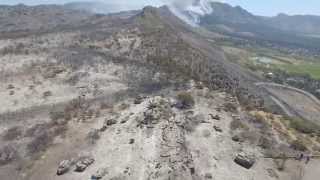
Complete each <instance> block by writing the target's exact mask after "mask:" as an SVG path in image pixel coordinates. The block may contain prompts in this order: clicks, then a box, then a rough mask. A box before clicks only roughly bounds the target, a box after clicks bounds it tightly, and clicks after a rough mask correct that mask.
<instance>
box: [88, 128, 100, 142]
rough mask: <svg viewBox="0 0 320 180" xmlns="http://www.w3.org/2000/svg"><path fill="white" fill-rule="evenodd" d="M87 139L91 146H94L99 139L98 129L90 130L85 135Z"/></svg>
mask: <svg viewBox="0 0 320 180" xmlns="http://www.w3.org/2000/svg"><path fill="white" fill-rule="evenodd" d="M87 139H88V140H89V142H90V143H91V144H95V143H96V142H97V140H99V139H100V131H99V130H98V129H94V130H91V131H90V132H89V133H88V135H87Z"/></svg>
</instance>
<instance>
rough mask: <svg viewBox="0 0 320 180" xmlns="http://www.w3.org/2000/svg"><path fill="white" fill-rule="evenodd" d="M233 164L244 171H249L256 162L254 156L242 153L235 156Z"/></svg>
mask: <svg viewBox="0 0 320 180" xmlns="http://www.w3.org/2000/svg"><path fill="white" fill-rule="evenodd" d="M234 162H235V163H237V164H238V165H240V166H242V167H244V168H246V169H250V168H251V167H252V166H253V165H254V163H255V162H256V160H255V156H254V155H251V154H246V153H243V152H242V153H239V154H238V155H237V156H236V158H235V159H234Z"/></svg>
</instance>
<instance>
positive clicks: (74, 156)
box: [0, 6, 317, 180]
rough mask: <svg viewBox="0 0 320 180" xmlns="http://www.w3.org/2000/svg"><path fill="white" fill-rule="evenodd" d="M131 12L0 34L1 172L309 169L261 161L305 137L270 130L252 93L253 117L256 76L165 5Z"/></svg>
mask: <svg viewBox="0 0 320 180" xmlns="http://www.w3.org/2000/svg"><path fill="white" fill-rule="evenodd" d="M46 8H50V7H49V6H47V7H46ZM52 8H53V9H54V8H55V6H53V7H52ZM36 11H38V9H37V10H36ZM68 11H70V10H68ZM32 14H33V13H32ZM125 14H126V15H125V16H122V15H121V13H120V14H117V15H110V16H106V15H98V16H97V15H92V16H90V17H89V19H88V20H85V21H81V23H75V25H74V26H70V25H65V24H64V23H63V22H61V23H57V24H56V25H58V26H59V28H57V29H55V30H53V31H46V32H39V31H38V30H37V29H33V30H32V29H31V30H30V31H29V33H28V34H26V35H24V36H14V35H17V34H20V32H21V31H22V32H24V27H20V28H21V29H19V27H17V29H16V30H19V31H18V32H12V36H14V37H15V38H10V37H1V40H0V55H1V56H0V66H1V69H0V74H1V76H0V77H1V78H0V97H1V103H2V106H1V107H0V177H1V178H3V179H6V180H20V179H21V180H42V179H53V180H54V179H57V180H58V179H59V180H72V179H90V178H91V179H99V178H100V179H112V180H126V179H128V180H129V179H159V180H161V179H178V180H179V179H181V180H182V179H183V180H192V179H197V180H198V179H213V178H215V179H236V180H240V179H251V178H256V179H263V180H264V179H277V177H278V178H279V179H283V180H290V179H291V177H292V176H295V174H293V173H295V172H304V169H303V168H300V169H299V168H297V167H295V166H296V164H299V162H290V164H289V165H290V167H291V166H293V168H290V169H286V171H283V172H281V171H278V170H277V163H275V162H274V161H273V160H272V159H268V158H265V157H266V156H267V155H269V156H270V154H272V155H273V156H278V155H279V154H280V153H281V152H286V153H287V155H288V156H295V155H296V153H297V152H296V151H295V150H294V149H293V148H291V141H292V139H289V140H288V138H293V139H294V140H295V138H298V136H297V137H296V136H293V135H292V134H289V135H288V134H285V133H286V132H287V131H285V130H284V129H285V126H284V125H282V124H281V125H280V126H279V125H278V126H276V127H277V129H279V132H278V131H276V130H274V129H273V127H274V126H275V125H276V123H280V121H279V122H278V120H279V119H278V116H273V115H272V114H267V115H265V116H262V118H259V119H258V118H255V117H256V116H253V115H250V114H249V112H247V111H246V110H245V109H246V106H244V105H242V104H240V103H239V101H241V100H243V99H245V100H248V99H249V100H250V101H248V102H250V103H253V105H252V107H251V108H252V109H253V112H250V113H261V114H264V112H255V111H256V109H255V107H256V105H258V106H259V105H260V106H261V104H262V103H261V102H258V101H257V100H259V99H257V98H256V97H255V96H254V95H255V91H258V89H256V88H255V86H254V82H256V81H258V80H259V79H257V78H256V77H255V76H254V75H252V74H251V73H250V72H249V71H247V70H245V69H242V68H241V67H240V66H239V65H237V64H234V63H231V62H229V61H228V59H226V57H225V56H224V54H223V51H222V50H221V49H220V48H219V47H217V46H215V45H212V44H210V43H209V42H208V41H207V39H206V38H205V37H203V36H202V34H198V33H196V31H195V29H193V28H192V27H190V26H188V25H187V24H185V23H184V22H183V21H181V20H180V19H179V18H177V17H175V16H174V15H173V14H172V13H171V12H170V11H169V9H168V8H166V7H162V8H160V9H158V8H153V7H146V8H144V9H143V10H142V11H141V12H140V13H139V14H135V15H133V16H129V17H128V16H127V13H125ZM28 17H30V16H28ZM31 17H33V16H31ZM54 17H55V16H54ZM41 18H42V17H39V16H36V17H35V20H37V19H41ZM72 19H73V18H72V17H70V21H71V20H72ZM246 89H249V93H248V90H246ZM251 90H252V91H251ZM251 93H253V94H254V95H252V94H251ZM235 95H238V97H239V98H237V97H235ZM257 117H258V116H257ZM264 117H266V118H264ZM269 117H273V118H269ZM283 134H284V135H283ZM308 148H309V147H308ZM310 150H313V149H311V146H310ZM236 157H237V159H238V160H239V159H240V161H241V159H242V160H243V161H245V162H247V163H249V166H250V167H248V166H247V165H246V163H241V162H239V161H235V159H236ZM251 165H252V166H251ZM316 165H317V164H312V168H314V167H316ZM246 168H249V169H246ZM298 170H300V171H298ZM230 171H231V172H232V173H230ZM312 175H314V174H312Z"/></svg>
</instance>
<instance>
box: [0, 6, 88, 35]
mask: <svg viewBox="0 0 320 180" xmlns="http://www.w3.org/2000/svg"><path fill="white" fill-rule="evenodd" d="M91 15H92V14H90V13H86V12H83V11H75V10H70V9H66V8H64V7H63V6H58V5H39V6H26V5H23V4H19V5H15V6H5V5H2V6H0V32H12V31H17V30H19V31H21V30H24V31H26V30H40V29H52V28H54V27H57V26H61V25H72V24H79V23H80V22H82V21H83V20H86V19H88V18H89V17H90V16H91Z"/></svg>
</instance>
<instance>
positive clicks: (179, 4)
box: [163, 0, 214, 26]
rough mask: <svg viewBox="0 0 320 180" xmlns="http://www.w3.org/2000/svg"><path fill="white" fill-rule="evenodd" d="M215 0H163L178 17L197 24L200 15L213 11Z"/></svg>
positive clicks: (191, 23) (193, 24)
mask: <svg viewBox="0 0 320 180" xmlns="http://www.w3.org/2000/svg"><path fill="white" fill-rule="evenodd" d="M213 1H214V0H163V2H164V4H165V5H167V6H168V7H169V9H170V10H171V12H173V13H174V14H175V15H176V16H177V17H179V18H180V19H182V20H183V21H185V22H186V23H188V24H190V25H192V26H197V24H198V23H199V21H200V17H201V16H203V15H205V14H210V13H212V7H211V5H210V3H211V2H213Z"/></svg>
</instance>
